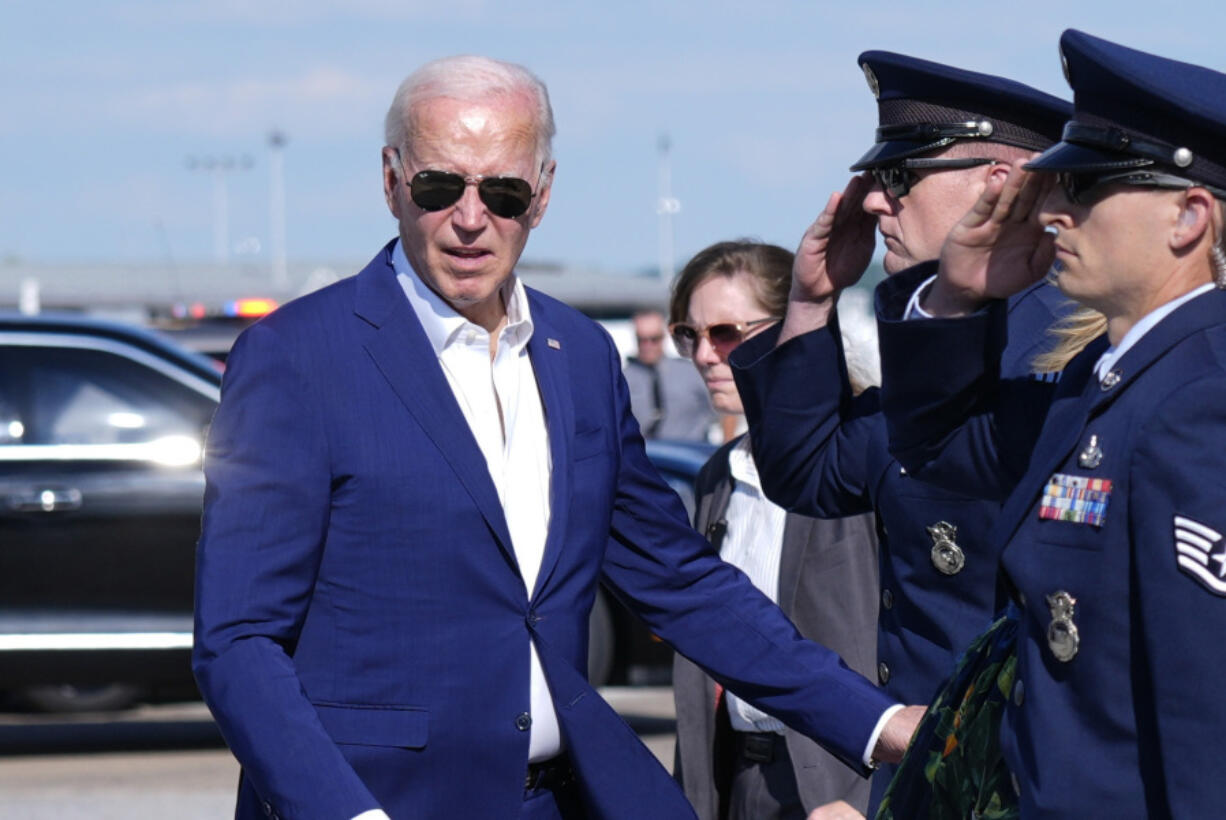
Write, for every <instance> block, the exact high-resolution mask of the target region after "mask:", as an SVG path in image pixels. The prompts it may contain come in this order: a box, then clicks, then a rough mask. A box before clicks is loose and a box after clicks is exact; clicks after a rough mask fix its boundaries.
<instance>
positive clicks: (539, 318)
mask: <svg viewBox="0 0 1226 820" xmlns="http://www.w3.org/2000/svg"><path fill="white" fill-rule="evenodd" d="M526 292H527V294H528V304H529V305H530V308H529V309H530V311H531V315H532V326H533V327H532V338H531V339H529V340H528V355H529V356H530V357H531V359H532V370H533V371H534V373H535V374H536V384H537V387H538V388H539V389H540V391H541V405H542V406H543V407H544V409H545V426H546V429H547V430H548V434H549V457H550V460H551V461H552V462H553V468H552V471H551V473H550V479H549V534H548V536H547V537H546V539H545V554H544V556H543V557H542V559H541V569H540V572H539V573H537V576H536V589H534V590H533V591H532V597H533V598H534V599H535V598H536V595H537V592H538V591H539V590H541V589H543V588H544V586H545V584H546V583H547V582H548V581H549V576H550V575H551V574H552V573H553V570H554V567H556V566H557V564H558V558H559V556H560V555H561V553H562V547H563V545H564V543H565V541H566V528H567V525H568V518H569V510H570V497H571V494H572V493H571V487H572V486H573V485H572V482H573V481H574V479H575V476H574V474H573V471H572V470H571V457H570V445H571V441H572V440H573V438H574V435H575V405H574V400H573V398H572V396H571V390H572V387H571V381H570V372H569V364H568V361H569V359H568V356H569V355H571V353H573V351H571V350H570V349H569V347H568V346H567V342H568V341H572V340H570V339H567V338H565V337H564V336H563V335H562V334H560V333H559V332H558V331H557V330H556V329H555V328H554V327H553V324H552V322H551V321H550V319H551V317H550V316H549V313H548V311H547V310H546V308H545V306H544V305H542V303H541V300H540V299H538V298H537V296H536V292H535V291H532V290H526Z"/></svg>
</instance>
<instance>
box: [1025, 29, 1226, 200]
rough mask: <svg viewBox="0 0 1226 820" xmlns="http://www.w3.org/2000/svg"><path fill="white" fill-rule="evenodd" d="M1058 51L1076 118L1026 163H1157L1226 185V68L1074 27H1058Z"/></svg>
mask: <svg viewBox="0 0 1226 820" xmlns="http://www.w3.org/2000/svg"><path fill="white" fill-rule="evenodd" d="M1060 56H1061V59H1062V61H1063V63H1064V76H1065V77H1066V78H1067V79H1068V81H1069V85H1070V86H1072V88H1073V101H1074V112H1073V118H1072V120H1071V121H1070V122H1069V123H1068V125H1066V126H1065V128H1064V135H1063V139H1062V140H1061V142H1059V143H1058V144H1057V145H1054V146H1053V147H1051V148H1050V149H1048V150H1047V151H1046V152H1044V153H1043V154H1042V155H1040V156H1038V157H1036V158H1035V159H1034V161H1033V162H1030V163H1028V164H1027V165H1026V167H1027V168H1030V169H1033V170H1036V171H1074V172H1087V171H1091V172H1092V171H1115V170H1118V171H1122V172H1126V171H1128V170H1129V169H1132V168H1139V169H1145V168H1153V169H1154V170H1155V171H1159V172H1162V173H1169V174H1175V175H1177V176H1180V177H1183V178H1185V179H1187V180H1191V181H1194V182H1199V183H1202V184H1205V185H1208V186H1211V187H1216V188H1218V189H1222V188H1226V74H1221V73H1219V72H1217V71H1211V70H1209V69H1207V68H1202V67H1200V66H1196V65H1192V64H1190V63H1181V62H1179V61H1178V60H1168V59H1166V58H1165V57H1158V56H1156V55H1154V54H1147V53H1145V52H1143V51H1137V50H1135V49H1131V48H1125V47H1124V46H1121V45H1116V44H1115V43H1112V42H1108V41H1107V40H1102V39H1100V38H1098V37H1092V36H1090V35H1089V34H1086V33H1084V32H1080V31H1076V30H1074V29H1069V30H1068V31H1065V32H1064V34H1063V35H1061V37H1060ZM1215 193H1216V191H1215ZM1219 196H1221V194H1219Z"/></svg>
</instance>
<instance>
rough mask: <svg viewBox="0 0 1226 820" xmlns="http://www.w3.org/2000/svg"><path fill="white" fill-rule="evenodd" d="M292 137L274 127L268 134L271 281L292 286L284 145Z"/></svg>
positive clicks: (279, 284)
mask: <svg viewBox="0 0 1226 820" xmlns="http://www.w3.org/2000/svg"><path fill="white" fill-rule="evenodd" d="M288 142H289V137H287V136H286V135H285V132H284V131H281V130H278V129H276V128H274V129H273V130H272V131H270V132H269V133H268V149H269V154H268V157H269V159H268V244H269V257H270V259H271V260H272V281H273V283H274V284H276V285H278V286H279V287H289V265H288V264H287V262H286V259H285V153H284V152H285V145H286V143H288Z"/></svg>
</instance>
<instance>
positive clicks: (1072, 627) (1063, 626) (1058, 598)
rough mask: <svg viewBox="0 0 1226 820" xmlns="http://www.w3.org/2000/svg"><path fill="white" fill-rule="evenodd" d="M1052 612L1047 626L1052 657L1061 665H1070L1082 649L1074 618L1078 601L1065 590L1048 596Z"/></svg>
mask: <svg viewBox="0 0 1226 820" xmlns="http://www.w3.org/2000/svg"><path fill="white" fill-rule="evenodd" d="M1047 606H1048V608H1049V609H1050V610H1051V623H1050V624H1048V625H1047V646H1048V647H1049V648H1050V649H1051V654H1052V656H1053V657H1054V658H1055V659H1056V660H1058V661H1060V662H1061V663H1068V662H1069V661H1071V660H1072V659H1073V658H1074V657H1075V656H1076V655H1077V650H1078V649H1079V648H1080V647H1081V635H1080V633H1078V631H1077V624H1075V623H1073V616H1074V615H1075V614H1076V612H1077V599H1076V598H1074V597H1073V596H1072V595H1070V594H1069V593H1067V592H1065V591H1064V590H1062V589H1061V590H1057V591H1056V592H1053V593H1052V594H1051V595H1048V596H1047Z"/></svg>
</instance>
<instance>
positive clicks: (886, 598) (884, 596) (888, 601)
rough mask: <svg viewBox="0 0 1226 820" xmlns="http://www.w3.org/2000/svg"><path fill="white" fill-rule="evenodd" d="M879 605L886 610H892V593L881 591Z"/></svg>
mask: <svg viewBox="0 0 1226 820" xmlns="http://www.w3.org/2000/svg"><path fill="white" fill-rule="evenodd" d="M881 605H882V606H883V607H885V608H886V609H893V608H894V593H893V592H890V591H889V590H888V589H883V590H881Z"/></svg>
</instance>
